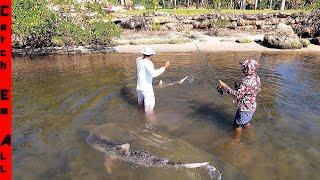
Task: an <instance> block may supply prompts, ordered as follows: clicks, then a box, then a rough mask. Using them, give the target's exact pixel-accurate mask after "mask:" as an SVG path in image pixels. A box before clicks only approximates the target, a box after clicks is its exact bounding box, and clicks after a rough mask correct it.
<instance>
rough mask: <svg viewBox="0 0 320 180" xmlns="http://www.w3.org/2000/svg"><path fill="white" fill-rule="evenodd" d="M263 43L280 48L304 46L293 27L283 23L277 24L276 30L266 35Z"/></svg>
mask: <svg viewBox="0 0 320 180" xmlns="http://www.w3.org/2000/svg"><path fill="white" fill-rule="evenodd" d="M263 44H264V45H265V46H267V47H271V48H278V49H301V48H302V47H303V45H302V44H301V42H300V39H299V37H298V36H297V35H296V34H295V33H294V31H293V29H292V28H291V27H290V26H289V25H285V24H282V23H280V24H279V25H278V26H277V28H276V30H275V31H273V32H271V33H268V34H266V35H265V36H264V38H263Z"/></svg>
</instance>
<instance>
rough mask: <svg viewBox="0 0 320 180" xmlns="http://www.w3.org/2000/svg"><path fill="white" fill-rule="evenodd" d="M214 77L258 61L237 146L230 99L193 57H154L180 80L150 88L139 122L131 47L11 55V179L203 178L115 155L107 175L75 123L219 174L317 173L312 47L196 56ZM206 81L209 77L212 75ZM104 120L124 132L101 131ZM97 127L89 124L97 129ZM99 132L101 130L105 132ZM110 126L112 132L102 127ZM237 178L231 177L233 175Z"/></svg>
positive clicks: (229, 76)
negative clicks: (149, 114) (251, 108)
mask: <svg viewBox="0 0 320 180" xmlns="http://www.w3.org/2000/svg"><path fill="white" fill-rule="evenodd" d="M203 55H204V56H206V57H207V58H208V59H209V61H210V63H211V64H212V66H213V67H214V68H215V70H216V73H217V74H218V76H219V77H220V78H221V79H222V80H224V81H225V82H227V83H228V84H233V82H234V81H236V80H239V79H240V78H241V75H242V74H241V71H240V67H239V64H238V63H239V62H240V61H242V60H243V59H244V58H246V57H253V58H256V59H257V60H258V61H259V62H260V65H261V67H260V70H259V76H260V78H261V82H262V92H261V93H260V94H259V95H258V108H257V111H256V113H255V114H254V119H253V123H252V124H253V126H254V128H253V129H252V130H251V131H248V132H245V133H244V140H243V143H242V144H236V143H233V141H232V133H233V131H232V121H233V117H234V114H235V105H234V104H233V102H232V98H231V97H230V96H227V95H223V96H221V95H220V94H218V93H217V92H216V90H215V88H214V86H215V85H214V84H212V83H211V82H210V77H209V76H210V73H209V69H208V67H207V66H206V65H205V64H204V63H203V62H201V61H200V60H199V56H198V55H197V54H192V53H184V54H181V53H177V54H160V55H158V56H157V57H156V58H155V60H156V62H155V64H156V66H157V65H159V64H163V63H164V62H165V61H167V60H168V59H170V60H171V62H172V67H171V68H170V69H169V70H168V71H167V72H166V73H165V74H164V75H163V76H161V77H159V78H156V79H155V84H157V83H158V82H159V81H160V79H162V80H163V81H164V82H175V81H178V80H180V79H181V78H183V77H185V76H187V75H189V76H190V77H192V80H190V81H189V80H188V81H185V82H184V83H183V84H182V85H174V86H170V87H166V88H158V87H155V94H156V109H155V111H156V114H157V119H158V125H157V128H156V129H153V130H150V129H149V130H147V129H145V123H146V122H145V118H144V116H143V114H141V113H140V112H138V111H137V110H136V107H135V105H134V104H135V103H134V101H132V95H131V96H128V97H125V98H123V91H124V90H126V89H124V87H127V88H128V89H127V90H130V89H132V88H134V87H135V62H134V60H135V58H136V56H137V55H133V54H94V55H73V56H50V57H43V58H38V59H35V60H29V59H24V58H16V59H15V60H14V72H13V79H14V81H13V88H14V92H13V97H14V102H13V106H14V114H13V115H14V118H13V146H14V156H13V174H14V179H151V178H152V179H208V178H209V176H208V174H206V173H204V171H203V169H196V170H186V169H162V168H156V167H149V168H146V167H140V166H136V165H134V164H130V163H125V162H123V161H116V162H115V163H114V164H113V167H112V174H109V173H107V170H106V167H105V166H104V163H105V156H104V154H103V153H100V152H98V151H95V150H94V149H92V148H91V147H90V146H88V144H86V142H85V137H84V136H83V134H82V133H81V130H82V129H83V128H84V127H87V126H95V127H97V128H98V129H99V130H100V131H99V133H101V134H103V133H107V134H108V133H109V134H108V136H110V137H112V138H113V140H114V141H119V142H121V141H122V142H125V141H128V142H130V143H131V144H132V148H134V149H138V150H144V151H147V152H149V153H152V154H154V155H156V156H159V157H164V158H170V159H172V160H175V161H181V162H204V161H208V162H210V164H211V165H213V166H214V167H216V168H217V169H218V170H219V171H220V172H221V173H222V177H223V179H239V177H241V178H242V179H319V178H320V175H319V173H318V172H319V170H320V165H319V164H320V139H319V136H320V118H319V117H320V107H319V102H320V86H319V83H320V71H319V68H320V58H319V54H308V55H305V54H301V55H279V54H263V53H262V54H261V53H259V54H257V53H220V54H219V53H212V54H203ZM212 78H214V77H212ZM106 123H112V124H114V125H115V127H118V128H121V129H123V130H124V132H127V133H129V134H131V136H130V137H128V136H126V135H125V134H126V133H124V134H123V133H120V134H114V133H112V131H109V130H108V129H104V128H103V127H104V124H106ZM96 130H97V129H96ZM106 131H107V132H106ZM110 133H111V134H110ZM241 178H240V179H241Z"/></svg>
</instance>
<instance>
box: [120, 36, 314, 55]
mask: <svg viewBox="0 0 320 180" xmlns="http://www.w3.org/2000/svg"><path fill="white" fill-rule="evenodd" d="M250 38H251V39H252V40H254V39H261V36H251V37H250ZM235 39H236V38H233V37H228V38H224V37H211V38H208V39H207V41H206V42H200V41H197V40H195V41H193V42H189V43H185V44H152V45H119V46H115V51H116V52H118V53H139V52H140V50H141V48H142V47H145V46H151V47H153V48H154V49H155V50H156V51H157V52H197V51H198V50H197V47H196V46H195V44H196V45H197V46H198V47H199V49H200V50H201V51H203V52H218V51H219V52H224V51H233V52H239V51H241V52H244V51H250V52H277V53H281V52H285V53H290V52H294V53H295V52H319V53H320V46H317V45H313V44H311V45H309V46H308V47H307V48H302V49H295V50H289V49H285V50H283V49H273V48H267V47H264V46H262V45H260V44H258V43H256V42H252V43H246V44H240V43H236V42H235ZM221 40H222V41H221Z"/></svg>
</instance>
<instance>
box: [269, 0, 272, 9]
mask: <svg viewBox="0 0 320 180" xmlns="http://www.w3.org/2000/svg"><path fill="white" fill-rule="evenodd" d="M269 9H272V0H270V5H269Z"/></svg>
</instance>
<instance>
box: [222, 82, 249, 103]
mask: <svg viewBox="0 0 320 180" xmlns="http://www.w3.org/2000/svg"><path fill="white" fill-rule="evenodd" d="M244 83H245V82H241V84H240V87H239V89H238V90H234V89H232V88H230V87H229V86H228V85H227V84H225V83H224V82H222V81H220V86H221V87H222V88H223V89H224V90H225V91H226V92H227V93H228V94H231V95H232V96H234V97H236V98H237V99H242V98H243V97H244V95H245V94H246V92H247V87H246V85H245V84H244Z"/></svg>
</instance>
